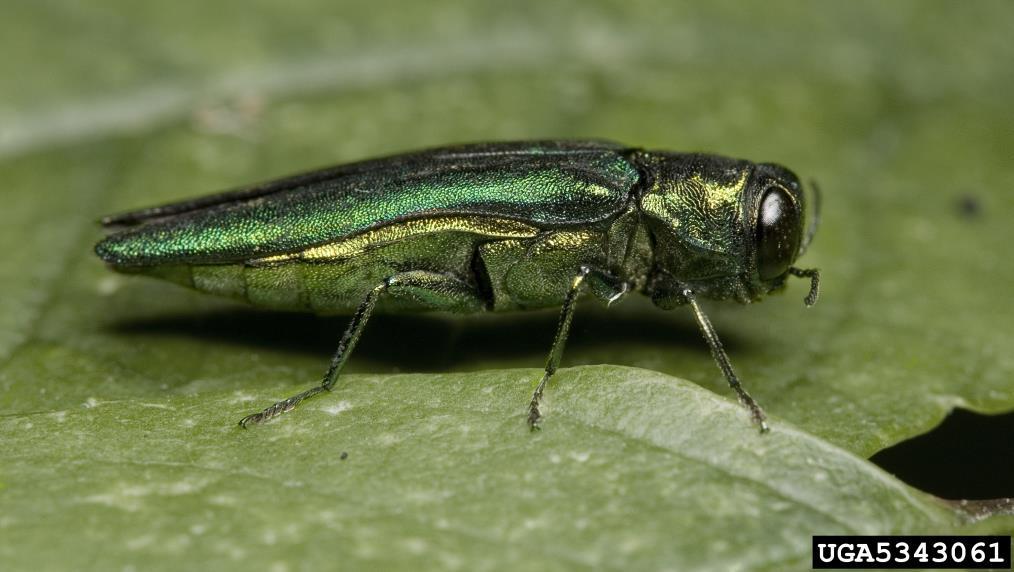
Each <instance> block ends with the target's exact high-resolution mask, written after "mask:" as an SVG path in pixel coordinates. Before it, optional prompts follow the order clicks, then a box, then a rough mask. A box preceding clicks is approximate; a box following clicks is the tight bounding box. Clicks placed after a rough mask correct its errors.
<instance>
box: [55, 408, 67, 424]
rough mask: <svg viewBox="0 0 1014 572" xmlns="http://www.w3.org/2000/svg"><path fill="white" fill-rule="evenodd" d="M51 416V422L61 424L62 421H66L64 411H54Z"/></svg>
mask: <svg viewBox="0 0 1014 572" xmlns="http://www.w3.org/2000/svg"><path fill="white" fill-rule="evenodd" d="M52 416H53V421H56V422H57V423H63V422H64V421H66V420H67V412H66V411H54V412H53V414H52Z"/></svg>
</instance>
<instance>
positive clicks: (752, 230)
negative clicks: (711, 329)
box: [639, 153, 818, 307]
mask: <svg viewBox="0 0 1014 572" xmlns="http://www.w3.org/2000/svg"><path fill="white" fill-rule="evenodd" d="M650 155H651V156H653V159H652V160H651V163H650V167H649V169H648V172H649V173H651V175H652V178H651V180H649V181H648V184H647V186H646V188H645V190H644V192H643V193H642V194H641V196H640V197H639V201H640V207H641V210H642V212H643V213H644V214H645V217H646V219H647V222H648V226H649V228H650V230H651V233H652V236H653V237H654V239H655V257H656V269H655V275H654V276H653V285H652V287H651V290H652V292H651V293H652V297H653V299H654V301H655V303H656V304H658V305H659V306H662V307H672V306H676V305H679V304H682V303H685V300H683V299H682V294H680V292H682V289H683V288H690V289H691V290H693V291H694V292H695V293H697V294H698V295H700V296H704V297H708V298H713V299H727V298H733V299H736V300H739V301H740V302H744V303H745V302H751V301H755V300H759V299H760V298H762V297H763V296H765V295H766V294H768V293H770V292H772V291H775V290H780V289H782V288H783V287H784V285H785V281H786V278H787V277H788V276H790V275H795V276H807V277H810V278H811V291H810V294H809V295H808V296H807V299H806V301H807V304H808V305H809V304H812V303H813V302H814V301H816V296H817V280H818V275H817V272H816V271H815V270H800V269H797V268H794V267H793V266H792V264H793V263H794V262H795V260H796V258H798V257H799V256H800V255H801V254H802V253H803V251H804V250H805V249H806V247H807V246H808V245H809V242H810V240H811V239H812V238H813V234H814V233H815V232H816V223H817V200H816V191H815V189H816V187H814V190H811V191H809V192H808V191H806V190H804V188H803V185H802V184H801V183H800V182H799V179H798V178H797V177H796V175H795V174H794V173H792V171H790V170H788V169H786V168H785V167H782V166H780V165H775V164H772V163H764V164H756V165H755V164H753V163H750V162H748V161H742V160H735V159H728V158H724V157H717V156H714V155H689V154H661V153H659V154H655V153H652V154H650ZM808 208H809V209H810V211H809V212H808V210H807V209H808ZM808 221H809V223H808Z"/></svg>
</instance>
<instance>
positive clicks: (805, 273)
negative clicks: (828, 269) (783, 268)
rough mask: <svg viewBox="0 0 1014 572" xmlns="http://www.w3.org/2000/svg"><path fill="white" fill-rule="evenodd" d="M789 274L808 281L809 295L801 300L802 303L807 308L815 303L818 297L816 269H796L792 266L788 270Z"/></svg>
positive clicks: (818, 286) (818, 273)
mask: <svg viewBox="0 0 1014 572" xmlns="http://www.w3.org/2000/svg"><path fill="white" fill-rule="evenodd" d="M789 274H791V275H793V276H796V277H799V278H809V279H810V293H809V294H807V295H806V298H804V299H803V303H805V304H806V305H807V307H809V306H812V305H814V304H816V303H817V297H818V296H820V270H817V269H816V268H796V267H795V266H793V267H792V268H789Z"/></svg>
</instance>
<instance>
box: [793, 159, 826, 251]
mask: <svg viewBox="0 0 1014 572" xmlns="http://www.w3.org/2000/svg"><path fill="white" fill-rule="evenodd" d="M810 186H811V187H812V188H813V218H812V219H810V224H809V225H807V227H806V237H805V238H803V244H801V245H799V254H797V255H796V257H797V258H798V257H800V256H802V255H803V254H804V253H805V252H806V249H807V248H809V246H810V243H811V242H813V235H815V234H817V227H819V226H820V204H821V199H822V197H823V195H822V194H821V192H820V185H818V184H817V180H816V179H810Z"/></svg>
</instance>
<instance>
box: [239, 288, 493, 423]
mask: <svg viewBox="0 0 1014 572" xmlns="http://www.w3.org/2000/svg"><path fill="white" fill-rule="evenodd" d="M381 295H388V296H394V297H395V298H400V299H403V300H406V299H407V300H410V301H412V302H413V303H415V304H420V305H423V306H426V307H430V308H433V309H438V310H446V311H450V312H476V311H480V310H482V309H484V308H485V306H486V303H485V301H484V300H483V299H482V298H481V296H479V295H477V294H476V292H475V290H474V288H471V287H470V286H469V285H468V284H466V283H465V282H463V281H461V280H458V279H457V278H454V277H452V276H448V275H445V274H438V273H435V272H426V271H410V272H401V273H398V274H395V275H394V276H391V277H390V278H387V279H386V280H384V281H383V282H381V283H380V284H379V285H377V286H376V287H374V288H373V289H372V290H370V292H369V293H367V294H366V297H365V298H364V299H363V301H362V302H361V303H360V304H359V307H358V308H357V309H356V312H355V314H353V316H352V321H351V322H349V325H348V327H347V328H346V329H345V333H344V334H342V337H341V341H339V342H338V349H337V350H335V353H334V356H332V358H331V365H330V366H329V367H328V369H327V373H325V374H324V378H323V380H321V383H320V385H317V386H315V387H311V388H310V389H308V390H306V391H304V392H302V393H299V394H297V395H293V396H292V397H290V398H288V399H283V400H282V401H279V402H278V403H275V404H274V405H272V406H270V407H267V408H266V409H264V410H263V411H260V412H258V413H254V414H251V415H247V416H246V417H244V418H243V419H241V420H240V422H239V425H240V426H241V427H243V428H246V427H248V426H249V425H254V424H257V423H262V422H264V421H267V420H269V419H272V418H275V417H278V416H279V415H281V414H283V413H286V412H288V411H292V410H293V409H295V408H296V406H297V405H299V404H300V403H302V402H303V401H305V400H307V399H309V398H311V397H313V396H315V395H317V394H320V393H323V392H325V391H331V389H332V388H333V387H334V385H335V383H336V382H337V381H338V375H339V374H340V373H341V370H342V368H343V367H344V366H345V362H346V361H348V358H349V355H351V354H352V350H353V349H354V348H355V347H356V343H357V342H359V337H360V336H361V335H362V333H363V329H364V328H365V327H366V322H367V321H369V319H370V315H371V314H373V309H374V308H375V307H376V305H377V301H378V300H379V299H380V296H381Z"/></svg>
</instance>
